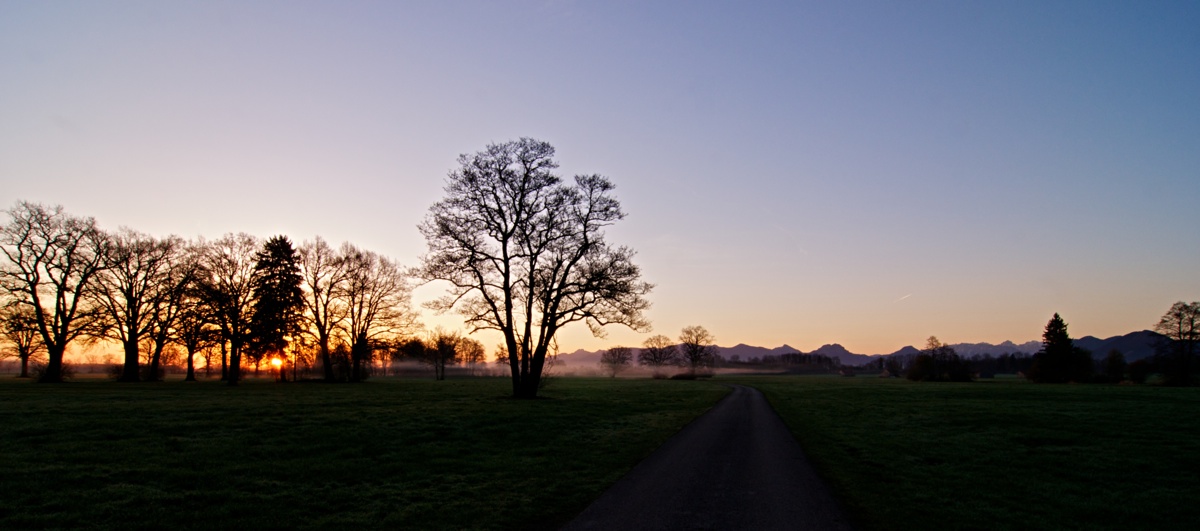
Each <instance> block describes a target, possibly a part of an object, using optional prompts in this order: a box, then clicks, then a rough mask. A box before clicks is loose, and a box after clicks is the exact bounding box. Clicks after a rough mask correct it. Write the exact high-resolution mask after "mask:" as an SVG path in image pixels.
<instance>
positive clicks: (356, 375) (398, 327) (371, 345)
mask: <svg viewBox="0 0 1200 531" xmlns="http://www.w3.org/2000/svg"><path fill="white" fill-rule="evenodd" d="M341 260H342V261H343V263H344V267H345V282H344V285H343V288H342V290H341V292H342V297H343V301H344V304H345V305H346V318H345V320H344V321H343V327H344V330H345V332H346V334H347V336H348V340H347V342H348V343H350V357H351V371H350V380H351V381H356V382H357V381H361V380H363V379H365V377H366V367H367V366H369V365H370V362H371V359H372V353H373V351H374V349H375V345H376V344H377V343H378V342H379V341H380V340H381V339H382V338H386V337H390V336H394V335H396V334H402V333H407V332H411V331H413V330H414V329H416V327H417V320H416V314H415V313H414V312H413V311H412V306H411V303H410V297H411V293H412V291H411V287H410V286H409V283H408V278H407V276H406V275H405V273H404V271H402V270H401V269H400V266H399V265H397V264H396V263H395V262H393V261H391V260H389V259H388V258H386V257H383V256H380V255H378V254H376V253H373V252H370V251H364V250H361V249H359V248H357V247H355V246H353V245H350V244H348V243H347V244H343V245H342V248H341Z"/></svg>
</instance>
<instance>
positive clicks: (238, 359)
mask: <svg viewBox="0 0 1200 531" xmlns="http://www.w3.org/2000/svg"><path fill="white" fill-rule="evenodd" d="M6 214H7V220H6V221H5V222H4V224H3V226H0V252H3V254H4V256H3V259H2V260H0V262H3V263H0V332H2V333H3V335H4V338H5V339H7V340H8V343H9V344H10V345H12V350H13V351H14V353H15V356H16V357H18V358H19V360H20V362H21V375H22V376H26V377H27V376H30V367H29V361H30V359H33V358H35V357H36V356H39V355H44V356H45V360H46V361H45V365H44V366H43V367H40V370H39V371H38V374H37V377H38V380H39V381H42V382H59V381H62V380H63V378H64V377H66V376H69V374H68V373H67V371H68V367H67V366H66V365H64V361H63V356H64V354H65V352H66V349H67V347H68V345H70V344H72V343H74V342H80V341H82V342H97V341H112V342H115V343H117V344H119V345H120V346H121V350H122V353H123V356H122V359H121V368H120V370H119V374H117V379H118V380H120V381H125V382H135V381H142V380H158V379H161V378H162V359H163V353H164V350H165V349H166V348H167V347H168V346H169V345H174V346H177V347H179V348H180V349H181V350H183V351H184V356H183V357H184V359H185V360H186V364H187V376H186V379H187V380H194V379H195V364H194V360H195V357H196V356H197V354H199V353H200V352H201V351H205V350H209V349H219V350H220V352H221V377H222V379H224V380H226V381H228V382H229V383H231V384H236V383H237V382H238V381H239V380H240V379H241V377H242V368H243V363H244V362H247V361H248V362H251V363H253V364H255V365H256V366H257V365H258V364H259V363H261V362H262V361H263V360H267V359H282V358H287V357H288V356H289V354H290V355H291V356H295V355H296V354H297V353H298V351H299V350H300V349H301V348H310V349H312V350H315V352H316V358H317V361H318V362H319V364H320V366H321V367H322V371H323V379H324V380H327V381H336V380H348V381H358V380H362V379H363V378H365V376H366V373H367V366H368V364H369V363H370V360H371V359H372V354H373V352H374V351H375V350H376V349H379V348H381V347H387V346H389V345H390V344H391V343H392V342H394V341H396V340H397V339H398V338H399V337H403V336H405V335H407V334H411V333H412V332H414V331H415V330H416V329H417V327H418V323H417V320H416V313H415V312H414V311H413V310H412V308H411V304H410V294H411V282H410V279H409V275H408V274H407V272H406V271H405V270H404V269H403V268H402V267H401V266H400V265H399V264H398V263H396V262H395V261H393V260H391V259H389V258H387V257H384V256H381V255H379V254H377V253H374V252H372V251H368V250H365V249H361V248H359V247H357V246H355V245H353V244H350V243H344V244H342V245H341V246H340V247H339V248H337V249H335V248H333V247H331V246H330V245H329V244H328V243H326V242H325V241H324V240H323V239H321V238H319V237H318V238H315V239H313V240H311V241H307V242H304V243H303V244H301V245H299V246H298V247H297V246H294V245H293V244H292V242H291V240H289V239H288V238H287V237H285V236H274V237H271V238H268V239H266V240H261V239H259V238H256V237H254V236H251V235H248V234H245V233H240V234H226V235H225V236H222V237H221V238H218V239H215V240H211V241H208V240H205V239H203V238H197V239H194V240H184V239H183V238H180V237H178V236H167V237H162V238H160V237H155V236H151V235H149V234H145V233H142V232H138V231H135V230H132V229H128V228H121V229H118V230H116V231H105V230H102V229H101V228H99V227H98V226H97V224H96V222H95V220H94V219H93V218H90V217H80V216H75V215H72V214H70V213H68V212H66V211H64V210H63V208H62V207H61V206H53V207H51V206H46V205H42V204H38V203H32V202H26V201H20V202H18V203H17V204H16V205H15V206H14V207H12V208H10V209H8V210H7V211H6ZM339 353H344V355H342V356H339V355H338V354H339ZM280 377H281V378H286V374H285V373H283V372H282V371H281V372H280Z"/></svg>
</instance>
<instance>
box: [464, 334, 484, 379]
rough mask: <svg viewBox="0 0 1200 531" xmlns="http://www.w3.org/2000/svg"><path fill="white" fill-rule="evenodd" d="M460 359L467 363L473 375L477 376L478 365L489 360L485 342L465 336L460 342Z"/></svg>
mask: <svg viewBox="0 0 1200 531" xmlns="http://www.w3.org/2000/svg"><path fill="white" fill-rule="evenodd" d="M458 359H459V360H461V361H462V362H463V363H464V364H466V366H467V370H468V371H470V373H471V376H475V369H476V367H477V366H478V365H479V364H480V363H483V362H485V361H487V350H486V349H484V348H483V343H480V342H478V341H476V340H474V339H471V338H469V337H464V338H462V340H461V341H460V342H459V344H458Z"/></svg>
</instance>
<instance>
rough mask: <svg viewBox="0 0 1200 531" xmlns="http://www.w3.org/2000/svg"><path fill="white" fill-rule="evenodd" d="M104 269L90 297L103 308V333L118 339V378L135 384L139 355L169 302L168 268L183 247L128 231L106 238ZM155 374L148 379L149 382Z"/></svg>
mask: <svg viewBox="0 0 1200 531" xmlns="http://www.w3.org/2000/svg"><path fill="white" fill-rule="evenodd" d="M109 241H110V245H109V247H108V252H107V253H106V255H105V256H104V270H103V271H101V272H100V274H99V275H97V276H96V280H97V288H98V289H96V290H94V291H93V292H92V293H93V296H94V297H95V299H96V304H97V306H99V307H100V308H101V309H102V310H103V315H104V320H105V321H106V323H105V324H106V326H105V327H104V329H103V331H104V333H103V335H104V337H107V338H109V339H113V340H116V341H119V342H120V343H121V346H122V348H123V350H124V353H125V357H124V363H123V365H122V369H121V376H120V377H119V378H118V379H119V380H120V381H123V382H136V381H138V380H139V379H140V378H141V377H140V374H139V373H140V371H139V361H140V356H139V352H138V348H139V345H140V344H141V341H142V339H144V338H146V337H148V336H149V334H150V333H151V331H152V327H153V326H154V324H155V321H156V320H157V319H158V318H159V315H160V313H161V312H162V311H163V310H164V309H163V308H162V307H161V306H162V305H164V304H166V303H167V302H168V301H169V299H170V291H171V290H172V285H171V284H172V282H171V280H170V275H171V269H172V267H173V266H174V262H175V260H176V257H177V255H178V251H179V249H180V247H181V246H182V241H181V240H179V239H178V238H166V239H157V238H154V237H153V236H150V235H148V234H143V233H140V232H137V231H134V230H131V229H128V228H121V229H119V230H118V231H117V232H115V233H113V234H111V235H109ZM154 377H155V376H154V372H151V375H150V376H149V378H151V379H153V378H154Z"/></svg>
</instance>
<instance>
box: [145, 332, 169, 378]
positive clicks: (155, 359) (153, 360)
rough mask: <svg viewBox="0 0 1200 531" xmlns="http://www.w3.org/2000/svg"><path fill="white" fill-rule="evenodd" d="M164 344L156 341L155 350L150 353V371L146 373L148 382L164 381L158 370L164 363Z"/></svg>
mask: <svg viewBox="0 0 1200 531" xmlns="http://www.w3.org/2000/svg"><path fill="white" fill-rule="evenodd" d="M164 346H165V345H164V344H163V343H160V342H159V341H155V342H154V352H153V353H152V354H151V355H150V369H149V371H150V373H149V374H147V375H146V381H148V382H160V381H162V378H161V377H159V375H158V371H159V367H160V366H161V365H162V351H163V347H164Z"/></svg>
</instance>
